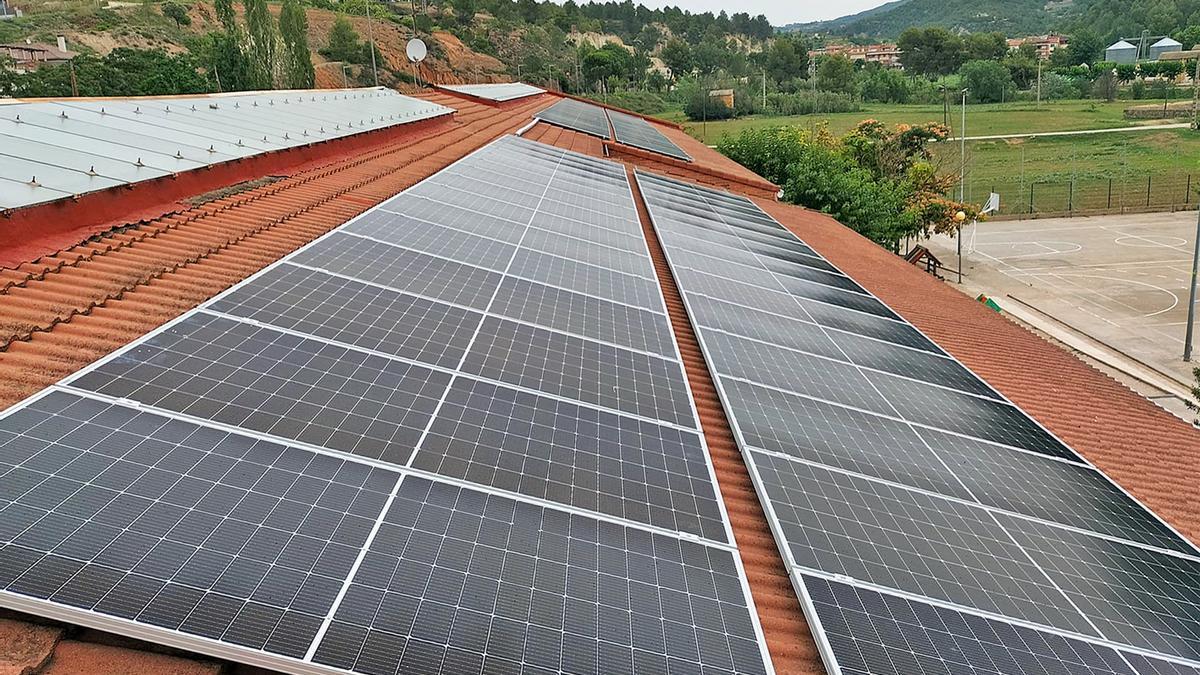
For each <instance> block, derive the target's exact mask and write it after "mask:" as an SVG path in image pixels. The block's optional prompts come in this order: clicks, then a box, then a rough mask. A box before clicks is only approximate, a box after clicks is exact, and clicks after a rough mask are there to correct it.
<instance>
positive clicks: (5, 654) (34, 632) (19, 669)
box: [0, 618, 63, 675]
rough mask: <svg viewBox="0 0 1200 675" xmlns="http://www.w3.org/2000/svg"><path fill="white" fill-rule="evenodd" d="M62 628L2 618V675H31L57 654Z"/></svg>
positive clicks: (0, 662)
mask: <svg viewBox="0 0 1200 675" xmlns="http://www.w3.org/2000/svg"><path fill="white" fill-rule="evenodd" d="M62 633H63V631H62V629H61V628H57V627H54V626H43V625H39V624H34V623H27V622H25V621H17V620H15V619H5V618H0V675H31V674H32V673H36V672H38V671H39V670H41V668H42V666H44V665H46V664H47V663H48V662H49V661H50V657H51V656H52V655H53V654H54V647H55V645H57V644H58V640H59V638H61V637H62Z"/></svg>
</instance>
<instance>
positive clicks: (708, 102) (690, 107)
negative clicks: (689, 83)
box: [683, 89, 733, 122]
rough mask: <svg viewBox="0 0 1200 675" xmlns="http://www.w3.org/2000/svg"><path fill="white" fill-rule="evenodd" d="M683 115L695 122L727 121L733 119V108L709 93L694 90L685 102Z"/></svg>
mask: <svg viewBox="0 0 1200 675" xmlns="http://www.w3.org/2000/svg"><path fill="white" fill-rule="evenodd" d="M683 114H684V115H687V118H688V119H689V120H692V121H693V122H696V121H700V120H727V119H731V118H732V117H733V108H730V107H729V106H727V105H725V102H724V101H721V100H720V99H716V98H712V97H710V96H709V95H708V92H707V91H704V90H702V89H693V90H692V92H691V93H690V95H689V96H688V97H687V99H686V100H685V101H684V102H683Z"/></svg>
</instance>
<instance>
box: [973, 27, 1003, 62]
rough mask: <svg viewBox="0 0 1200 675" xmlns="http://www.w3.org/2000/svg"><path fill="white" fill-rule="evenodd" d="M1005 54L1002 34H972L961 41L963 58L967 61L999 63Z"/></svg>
mask: <svg viewBox="0 0 1200 675" xmlns="http://www.w3.org/2000/svg"><path fill="white" fill-rule="evenodd" d="M1007 54H1008V40H1006V39H1005V37H1004V33H972V34H970V35H968V36H967V37H966V38H964V39H963V58H965V59H966V60H968V61H999V60H1000V59H1002V58H1004V57H1005V56H1006V55H1007Z"/></svg>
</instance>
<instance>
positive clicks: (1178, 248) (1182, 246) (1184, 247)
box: [1102, 227, 1191, 253]
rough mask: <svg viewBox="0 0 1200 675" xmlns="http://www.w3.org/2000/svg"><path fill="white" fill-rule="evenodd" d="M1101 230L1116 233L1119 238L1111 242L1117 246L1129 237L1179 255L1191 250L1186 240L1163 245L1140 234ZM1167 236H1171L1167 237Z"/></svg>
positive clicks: (1106, 228)
mask: <svg viewBox="0 0 1200 675" xmlns="http://www.w3.org/2000/svg"><path fill="white" fill-rule="evenodd" d="M1102 229H1104V230H1107V231H1109V232H1116V233H1117V234H1119V235H1121V237H1120V238H1118V239H1114V240H1113V242H1114V243H1116V244H1117V245H1118V246H1120V245H1121V244H1120V241H1121V239H1123V238H1125V237H1129V238H1130V239H1141V240H1142V241H1145V242H1149V243H1150V244H1152V245H1154V246H1161V247H1162V248H1169V249H1171V250H1172V251H1179V252H1180V253H1189V252H1190V251H1191V249H1190V248H1188V247H1187V239H1184V240H1183V243H1182V244H1164V243H1162V242H1159V241H1154V240H1153V239H1150V238H1148V237H1143V236H1142V235H1140V234H1129V233H1128V232H1123V231H1121V230H1117V229H1110V228H1108V227H1105V228H1102ZM1168 236H1173V235H1168ZM1175 238H1176V239H1181V238H1182V237H1175Z"/></svg>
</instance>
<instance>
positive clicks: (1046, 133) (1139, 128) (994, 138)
mask: <svg viewBox="0 0 1200 675" xmlns="http://www.w3.org/2000/svg"><path fill="white" fill-rule="evenodd" d="M1190 126H1192V125H1191V124H1190V123H1189V122H1177V123H1173V124H1146V125H1142V126H1136V127H1113V128H1111V129H1083V130H1079V131H1041V132H1038V133H1031V134H997V135H995V136H967V140H968V141H1002V140H1004V139H1006V138H1041V137H1044V136H1087V135H1091V134H1117V133H1121V132H1125V131H1159V130H1162V129H1187V128H1188V127H1190ZM961 140H962V139H960V138H950V139H947V140H946V142H947V143H950V142H959V141H961Z"/></svg>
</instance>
